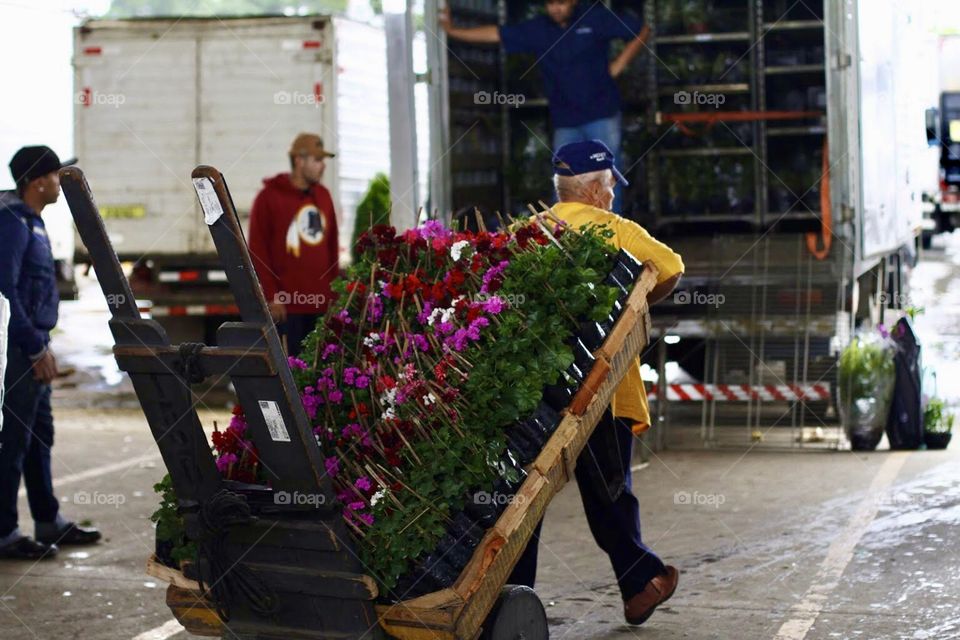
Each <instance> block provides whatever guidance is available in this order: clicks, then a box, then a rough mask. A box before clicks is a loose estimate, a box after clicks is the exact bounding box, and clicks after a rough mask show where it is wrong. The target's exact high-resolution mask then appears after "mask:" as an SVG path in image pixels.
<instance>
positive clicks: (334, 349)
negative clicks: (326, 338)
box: [322, 344, 340, 371]
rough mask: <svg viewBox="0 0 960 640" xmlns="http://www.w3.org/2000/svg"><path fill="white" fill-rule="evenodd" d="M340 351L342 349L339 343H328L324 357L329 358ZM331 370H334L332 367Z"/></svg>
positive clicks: (324, 350) (324, 349)
mask: <svg viewBox="0 0 960 640" xmlns="http://www.w3.org/2000/svg"><path fill="white" fill-rule="evenodd" d="M339 351H340V347H339V345H335V344H328V345H327V346H325V347H324V348H323V356H322V357H323V359H324V360H326V359H327V358H329V357H330V356H332V355H333V354H335V353H338V352H339ZM330 371H332V369H331V370H330Z"/></svg>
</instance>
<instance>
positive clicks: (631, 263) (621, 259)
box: [615, 249, 643, 282]
mask: <svg viewBox="0 0 960 640" xmlns="http://www.w3.org/2000/svg"><path fill="white" fill-rule="evenodd" d="M615 259H616V261H617V264H618V265H621V266H623V267H624V268H626V269H627V270H629V272H630V278H629V280H630V282H636V280H637V278H639V277H640V274H641V273H643V263H642V262H640V261H639V260H637V259H636V258H635V257H634V256H633V254H632V253H630V252H629V251H627V250H626V249H620V251H618V252H617V255H616V257H615Z"/></svg>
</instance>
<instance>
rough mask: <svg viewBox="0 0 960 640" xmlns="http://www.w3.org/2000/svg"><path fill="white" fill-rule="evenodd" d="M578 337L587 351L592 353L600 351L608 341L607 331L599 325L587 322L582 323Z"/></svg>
mask: <svg viewBox="0 0 960 640" xmlns="http://www.w3.org/2000/svg"><path fill="white" fill-rule="evenodd" d="M577 337H578V338H579V339H580V342H582V343H583V345H584V346H585V347H586V348H587V350H588V351H590V352H591V353H592V352H594V351H596V350H597V349H599V348H600V346H601V345H602V344H603V341H604V340H606V339H607V330H605V329H604V327H602V326H601V325H600V324H599V323H597V322H591V321H589V320H587V321H585V322H581V323H580V330H579V331H577Z"/></svg>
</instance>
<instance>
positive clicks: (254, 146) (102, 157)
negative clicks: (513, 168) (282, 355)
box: [74, 16, 390, 344]
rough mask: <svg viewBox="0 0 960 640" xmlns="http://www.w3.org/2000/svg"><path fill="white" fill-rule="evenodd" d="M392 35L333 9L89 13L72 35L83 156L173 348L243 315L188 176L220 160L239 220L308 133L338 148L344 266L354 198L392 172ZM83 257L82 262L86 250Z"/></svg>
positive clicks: (334, 187) (135, 280)
mask: <svg viewBox="0 0 960 640" xmlns="http://www.w3.org/2000/svg"><path fill="white" fill-rule="evenodd" d="M386 66H387V65H386V43H385V39H384V33H383V28H382V27H379V26H373V25H370V24H365V23H361V22H356V21H352V20H348V19H344V18H330V17H323V16H306V17H302V16H296V17H284V16H274V17H269V16H268V17H251V18H244V17H237V18H144V19H139V18H135V19H124V20H108V19H91V20H87V21H85V22H84V23H83V24H81V25H80V26H78V27H77V28H76V29H75V31H74V68H75V90H76V93H77V96H78V100H77V106H76V107H75V113H74V120H75V122H74V132H75V150H76V153H77V156H78V157H79V158H80V162H79V165H80V167H81V168H82V169H83V170H84V171H85V173H86V175H87V178H88V179H89V181H90V185H91V187H92V188H93V189H94V190H95V191H96V193H97V195H98V198H99V202H98V205H99V206H100V211H101V213H102V215H103V217H104V220H105V224H106V229H107V232H108V233H109V235H110V238H111V241H112V242H113V245H114V247H116V250H117V253H118V255H119V258H120V260H121V261H123V262H127V263H129V265H130V267H131V275H130V282H131V285H132V287H133V292H134V295H135V296H136V297H137V299H138V303H139V304H140V306H141V309H142V310H143V311H144V312H149V313H150V314H151V315H152V317H154V318H155V319H157V320H158V321H160V322H161V324H163V326H164V327H165V328H166V329H167V331H168V333H171V337H173V338H174V339H177V340H207V341H208V344H213V341H214V335H213V333H212V332H213V330H214V329H215V328H216V327H217V326H219V324H220V323H221V322H223V321H224V320H225V319H227V318H230V317H233V316H234V314H236V308H235V306H234V304H233V299H232V297H231V296H230V293H229V290H228V287H227V282H226V277H225V274H224V272H223V270H222V269H220V268H219V267H218V266H217V265H218V261H217V256H216V252H215V250H214V247H213V244H212V241H211V239H210V234H209V233H207V231H206V229H205V228H203V227H204V224H203V216H201V215H199V214H198V212H197V207H198V206H199V205H198V204H197V198H196V194H195V192H194V189H193V185H192V184H191V182H190V172H191V171H192V170H193V168H194V167H195V166H197V165H199V164H209V165H213V166H217V167H218V168H220V169H221V170H222V171H223V173H224V174H225V175H226V176H227V178H228V179H229V180H230V188H231V191H232V193H233V194H234V197H235V198H236V203H235V204H236V207H237V210H238V212H239V215H240V216H241V220H242V221H243V223H244V229H245V230H246V225H247V222H248V219H249V213H250V207H251V205H252V203H253V199H254V196H255V195H256V193H257V192H258V191H259V189H260V188H261V186H262V180H263V179H264V178H266V177H270V176H273V175H275V174H277V173H280V172H283V171H288V170H289V162H288V159H287V150H288V149H289V145H290V143H291V142H292V141H293V139H294V137H295V136H296V135H297V134H298V133H300V132H304V131H306V132H312V133H317V134H319V135H320V136H322V137H323V139H324V142H325V145H326V146H327V147H328V148H330V149H332V150H333V151H335V152H336V153H337V157H336V158H335V159H334V161H333V162H329V163H328V165H327V170H326V174H325V176H324V184H325V185H326V186H327V188H328V189H329V190H330V191H331V194H332V196H333V202H334V205H335V208H336V213H337V219H338V226H339V231H340V247H341V254H342V257H343V258H344V259H346V256H347V253H348V248H349V243H350V240H351V237H352V233H353V226H354V219H355V210H356V205H357V203H358V202H359V200H360V199H361V198H362V196H363V194H364V192H365V191H366V189H367V186H368V184H369V182H370V180H371V179H372V178H373V177H374V176H375V175H376V174H377V173H379V172H384V173H389V168H390V161H389V141H388V129H387V95H386ZM77 247H78V250H77V253H76V256H75V259H76V260H77V261H79V262H81V263H83V262H87V261H88V260H89V257H88V256H87V254H86V250H85V249H84V247H83V245H82V243H81V242H79V241H78V243H77Z"/></svg>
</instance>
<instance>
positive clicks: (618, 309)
mask: <svg viewBox="0 0 960 640" xmlns="http://www.w3.org/2000/svg"><path fill="white" fill-rule="evenodd" d="M622 313H623V305H622V304H620V301H619V300H614V302H613V309H611V311H610V315H608V316H607V319H606V321H605V322H604V323H603V324H604V327H607V326H609V327H610V329H613V325H615V324H617V320H619V319H620V315H621V314H622ZM607 333H610V331H609V330H607Z"/></svg>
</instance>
